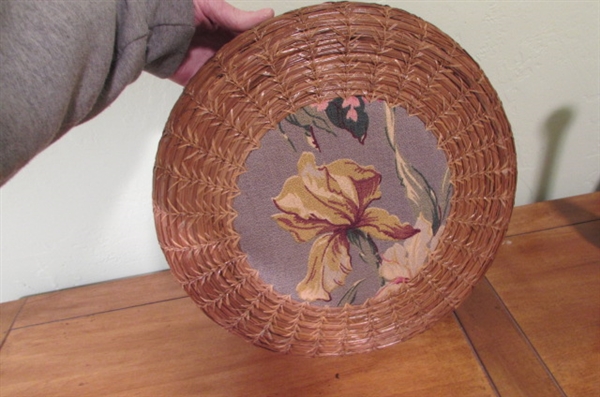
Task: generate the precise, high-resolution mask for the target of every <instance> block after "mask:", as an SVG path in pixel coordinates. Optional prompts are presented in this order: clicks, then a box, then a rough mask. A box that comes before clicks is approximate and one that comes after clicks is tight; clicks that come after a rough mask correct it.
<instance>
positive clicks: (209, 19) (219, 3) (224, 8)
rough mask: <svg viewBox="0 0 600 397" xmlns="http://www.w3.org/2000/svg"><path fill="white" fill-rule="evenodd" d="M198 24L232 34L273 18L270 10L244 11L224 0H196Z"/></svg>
mask: <svg viewBox="0 0 600 397" xmlns="http://www.w3.org/2000/svg"><path fill="white" fill-rule="evenodd" d="M194 7H195V11H196V23H197V24H198V25H205V26H207V27H209V28H212V29H216V28H222V29H225V30H229V31H232V32H243V31H245V30H248V29H251V28H253V27H254V26H256V25H258V24H259V23H261V22H264V21H266V20H267V19H269V18H272V17H273V15H274V12H273V10H272V9H270V8H265V9H262V10H258V11H244V10H240V9H239V8H236V7H234V6H232V5H231V4H229V3H227V2H226V1H223V0H195V1H194Z"/></svg>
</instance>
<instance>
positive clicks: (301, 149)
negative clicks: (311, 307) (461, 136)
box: [234, 97, 451, 305]
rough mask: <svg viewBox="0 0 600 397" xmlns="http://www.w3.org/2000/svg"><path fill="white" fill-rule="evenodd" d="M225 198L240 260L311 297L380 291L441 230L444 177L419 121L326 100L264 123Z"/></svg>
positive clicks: (417, 265) (416, 265) (408, 268)
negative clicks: (236, 193)
mask: <svg viewBox="0 0 600 397" xmlns="http://www.w3.org/2000/svg"><path fill="white" fill-rule="evenodd" d="M262 144H263V146H262V148H261V149H260V150H257V151H256V152H254V153H252V154H251V156H250V157H249V159H248V161H247V167H248V172H247V173H246V174H244V175H242V177H241V178H240V180H239V183H238V186H239V187H240V188H241V190H242V194H241V195H240V197H239V198H237V199H236V202H235V203H234V205H235V207H236V210H237V211H238V213H239V216H238V219H236V224H235V227H236V230H238V231H239V233H240V235H241V246H242V247H241V248H242V250H244V252H246V253H247V254H248V260H249V261H250V264H251V265H252V266H253V267H255V268H257V269H258V270H259V272H260V274H261V277H262V278H263V279H264V280H265V281H266V282H270V283H272V284H273V285H274V287H275V289H276V290H277V291H278V292H280V293H284V294H290V295H292V296H293V297H294V298H295V299H298V300H300V301H308V302H311V303H313V304H319V305H322V304H328V305H344V304H359V303H362V302H364V301H365V300H366V299H368V298H369V297H373V296H375V297H377V298H380V299H381V298H386V297H387V296H389V295H392V294H394V293H396V292H397V291H398V290H401V289H402V288H403V286H404V285H405V284H406V283H408V282H410V280H411V279H412V278H413V277H415V276H416V274H418V272H419V271H420V269H421V268H422V267H423V266H424V265H425V264H426V263H427V261H428V258H429V255H430V253H431V252H432V251H433V250H434V249H435V246H436V244H437V242H438V240H439V237H440V235H441V233H442V231H443V228H444V219H445V216H446V214H447V211H448V203H449V198H450V196H451V185H450V183H449V175H448V168H447V164H446V161H445V157H444V155H443V152H441V151H440V150H438V149H437V147H436V141H435V138H434V137H433V136H432V134H431V133H429V132H427V131H426V130H425V128H424V126H423V124H422V122H420V120H418V119H417V118H415V117H410V116H408V115H407V114H406V112H405V111H404V109H401V108H397V109H392V108H390V107H389V106H388V105H387V104H386V103H385V102H382V101H377V102H374V103H368V102H367V101H366V100H365V99H364V98H362V97H349V98H344V99H342V98H336V99H333V100H331V101H328V102H324V103H319V104H315V105H312V106H307V107H305V108H303V109H301V110H300V111H298V112H297V113H296V114H293V115H290V116H288V117H287V118H286V119H285V120H282V122H281V123H280V124H279V128H278V129H277V130H274V131H270V132H269V133H268V134H267V136H265V138H263V142H262Z"/></svg>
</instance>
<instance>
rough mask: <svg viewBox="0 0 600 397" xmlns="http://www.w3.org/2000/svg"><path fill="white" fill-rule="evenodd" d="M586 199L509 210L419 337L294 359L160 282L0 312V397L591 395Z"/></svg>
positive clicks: (593, 233) (590, 202) (595, 214)
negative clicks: (497, 244) (471, 284)
mask: <svg viewBox="0 0 600 397" xmlns="http://www.w3.org/2000/svg"><path fill="white" fill-rule="evenodd" d="M599 204H600V194H599V193H593V194H589V195H584V196H578V197H573V198H569V199H563V200H557V201H552V202H544V203H537V204H532V205H528V206H523V207H518V208H516V209H515V211H514V214H513V218H512V221H511V226H510V228H509V231H508V233H507V237H506V238H505V240H504V242H503V245H502V247H501V248H500V250H499V252H498V255H497V257H496V260H495V261H494V264H493V266H492V267H491V269H490V270H489V271H488V273H487V276H486V278H484V279H483V280H482V281H481V282H480V283H479V284H478V285H477V287H476V288H475V290H474V292H473V294H472V295H471V296H470V297H469V299H468V300H467V301H466V302H464V304H463V305H462V306H461V307H460V308H459V309H458V310H457V311H456V313H455V314H453V315H450V316H447V317H446V318H444V319H443V320H442V321H440V322H438V323H437V324H436V325H435V326H434V327H433V328H432V329H430V330H429V331H426V332H425V333H423V334H421V335H418V336H416V337H415V338H413V339H411V340H409V341H407V342H404V343H400V344H398V345H395V346H392V347H389V348H386V349H383V350H380V351H376V352H373V353H368V354H361V355H356V356H349V357H331V358H316V359H314V358H313V359H309V358H298V357H295V356H285V355H280V354H277V353H272V352H269V351H266V350H263V349H260V348H257V347H255V346H252V345H250V344H248V343H247V342H244V341H243V340H241V339H240V338H239V337H236V336H234V335H232V334H230V333H228V332H227V331H225V330H224V329H223V328H221V327H219V326H218V325H216V324H215V323H213V322H212V321H211V320H210V319H208V318H207V317H206V316H205V315H204V314H203V313H202V312H201V311H200V310H199V309H198V308H197V307H195V306H194V304H193V303H192V301H191V300H190V299H189V298H188V297H187V296H185V294H184V293H183V292H182V290H181V289H180V288H179V286H178V285H177V283H176V282H175V281H174V280H173V278H172V276H171V275H170V274H169V273H168V272H160V273H155V274H151V275H146V276H141V277H135V278H129V279H123V280H116V281H112V282H107V283H102V284H96V285H91V286H86V287H81V288H75V289H69V290H64V291H58V292H54V293H50V294H42V295H37V296H32V297H26V298H23V299H21V300H18V301H14V302H7V303H4V304H2V305H0V328H1V330H2V340H3V343H2V345H1V350H0V396H200V395H201V396H366V395H373V396H461V397H462V396H478V397H479V396H549V397H550V396H569V397H575V396H582V397H583V396H596V395H600V266H599V265H600V205H599Z"/></svg>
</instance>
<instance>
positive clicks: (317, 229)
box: [273, 152, 418, 301]
mask: <svg viewBox="0 0 600 397" xmlns="http://www.w3.org/2000/svg"><path fill="white" fill-rule="evenodd" d="M380 183H381V175H380V174H379V173H378V172H377V171H375V169H374V168H373V167H372V166H367V167H362V166H360V165H358V164H357V163H355V162H354V161H352V160H348V159H341V160H337V161H334V162H332V163H331V164H328V165H323V166H317V164H316V161H315V156H314V154H312V153H309V152H305V153H303V154H302V155H301V156H300V159H299V160H298V175H295V176H292V177H290V178H288V179H287V181H286V182H285V183H284V185H283V188H282V190H281V193H280V194H279V196H277V197H276V198H274V199H273V201H274V203H275V205H276V206H277V208H278V209H279V210H280V211H282V213H280V214H275V215H273V219H275V221H276V222H277V223H278V224H279V226H280V227H281V228H283V229H284V230H287V231H288V232H290V233H291V234H292V236H293V237H294V239H295V240H296V241H297V242H307V241H310V240H312V239H313V238H316V239H315V241H314V242H313V245H312V248H311V251H310V254H309V260H308V271H307V274H306V277H305V278H304V280H302V281H301V282H300V283H299V284H298V285H297V287H296V291H297V292H298V294H299V296H300V298H302V299H304V300H307V301H314V300H317V299H320V300H325V301H329V300H331V295H330V292H331V291H333V290H334V289H335V288H337V287H339V286H341V285H344V283H345V280H346V276H347V274H348V273H349V272H350V271H351V270H352V263H351V259H350V253H349V249H350V243H349V240H348V236H347V233H348V232H350V231H352V230H357V229H359V230H360V231H362V232H363V233H365V234H367V235H369V236H370V237H373V238H376V239H381V240H388V241H397V240H402V239H405V238H408V237H410V236H412V235H413V234H415V233H417V232H418V230H417V229H414V228H413V227H412V226H410V225H408V224H403V223H401V222H400V220H399V219H398V218H397V217H396V216H394V215H391V214H389V213H388V212H387V211H386V210H384V209H381V208H367V207H368V206H369V205H370V204H371V202H372V201H374V200H377V199H379V198H381V190H380V189H379V184H380Z"/></svg>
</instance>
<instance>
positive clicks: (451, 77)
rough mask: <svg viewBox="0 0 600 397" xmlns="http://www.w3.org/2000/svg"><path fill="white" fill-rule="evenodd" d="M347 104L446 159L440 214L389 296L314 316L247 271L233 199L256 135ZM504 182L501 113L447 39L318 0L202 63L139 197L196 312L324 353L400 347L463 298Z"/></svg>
mask: <svg viewBox="0 0 600 397" xmlns="http://www.w3.org/2000/svg"><path fill="white" fill-rule="evenodd" d="M351 95H362V96H364V97H366V98H367V99H368V100H376V99H379V100H385V101H387V102H388V103H389V104H390V105H391V106H401V107H403V108H405V109H406V110H407V111H408V112H409V114H411V115H415V116H417V117H419V118H420V119H421V120H422V121H423V122H424V123H425V126H426V128H427V129H428V130H429V131H431V132H432V133H433V134H434V135H435V136H436V137H437V139H438V142H439V147H440V148H441V149H442V150H443V151H444V152H445V154H446V157H447V159H448V166H449V168H450V171H451V175H452V178H451V180H452V184H453V189H454V190H453V196H452V199H451V211H450V213H449V216H448V219H447V226H446V228H445V230H444V232H443V234H442V236H441V238H440V242H439V244H438V246H437V248H436V249H435V251H434V252H433V254H432V255H431V256H430V259H429V261H428V262H427V264H426V265H425V266H424V268H423V269H422V271H421V272H420V273H419V274H418V276H417V277H415V278H414V279H413V280H411V282H410V283H407V284H406V285H405V288H404V289H402V290H401V291H399V292H398V294H397V295H395V296H393V297H392V298H390V299H388V300H386V301H377V300H375V299H374V298H371V299H369V300H367V301H366V302H365V303H364V304H362V305H353V306H351V305H346V306H344V307H341V308H337V307H316V306H312V305H309V304H307V303H301V302H298V301H295V300H292V299H291V298H290V297H289V296H283V295H280V294H278V293H277V292H275V291H274V290H273V287H272V286H270V285H267V284H266V283H264V282H263V281H261V279H260V278H259V276H258V274H257V272H256V271H255V270H254V269H252V268H251V267H250V265H249V264H248V262H247V260H246V256H245V254H244V252H242V251H241V250H240V248H239V244H238V243H239V235H238V234H237V232H236V231H235V229H234V228H233V221H234V219H235V217H236V213H235V210H234V209H233V200H234V198H235V197H236V196H237V195H238V194H239V193H240V192H239V189H238V187H237V179H238V177H239V176H240V175H241V174H242V173H243V172H244V170H245V161H246V158H247V156H248V155H249V154H250V152H251V151H253V150H255V149H257V148H259V147H260V142H261V138H262V136H263V135H264V134H265V133H266V132H267V131H269V130H270V129H273V128H275V127H276V125H277V123H278V122H279V121H281V120H282V119H283V118H284V117H285V116H287V115H288V114H291V113H294V112H296V111H297V110H298V109H300V108H302V107H304V106H307V105H309V104H314V103H319V102H322V101H324V100H328V99H332V98H335V97H348V96H351ZM515 184H516V155H515V149H514V142H513V138H512V133H511V129H510V125H509V123H508V120H507V118H506V116H505V114H504V111H503V108H502V104H501V102H500V100H499V98H498V96H497V94H496V92H495V90H494V89H493V87H492V86H491V84H490V82H489V81H488V79H487V78H486V76H485V75H484V73H483V72H482V71H481V69H480V68H479V66H478V65H477V63H476V62H475V61H474V60H473V59H472V58H471V57H470V56H469V55H468V54H467V53H466V52H465V51H464V50H463V49H462V48H461V47H460V46H459V45H458V44H457V43H455V42H454V41H453V40H452V39H451V38H449V37H448V36H447V35H445V34H444V33H442V32H441V31H440V30H438V29H437V28H436V27H434V26H433V25H431V24H429V23H427V22H425V21H423V20H421V19H420V18H418V17H416V16H414V15H411V14H409V13H407V12H404V11H401V10H398V9H393V8H390V7H387V6H380V5H376V4H360V3H327V4H321V5H317V6H311V7H306V8H303V9H299V10H296V11H293V12H290V13H287V14H284V15H281V16H279V17H276V18H274V19H272V20H270V21H268V22H267V23H264V24H262V25H260V26H259V27H257V28H255V29H253V30H251V31H248V32H245V33H244V34H242V35H240V36H238V37H237V38H236V39H234V40H233V41H232V42H230V43H228V44H227V45H226V46H225V47H223V48H222V49H221V51H219V52H218V53H217V55H216V56H215V57H214V58H213V59H211V60H210V61H209V62H208V63H207V64H206V65H205V66H204V67H203V68H202V69H201V71H200V72H199V73H198V74H197V75H196V76H195V77H194V79H193V80H192V81H191V82H190V83H189V84H188V86H187V87H186V89H185V91H184V93H183V94H182V96H181V98H180V99H179V101H178V102H177V104H176V105H175V107H174V109H173V111H172V113H171V116H170V118H169V121H168V123H167V125H166V128H165V132H164V135H163V137H162V139H161V142H160V145H159V149H158V153H157V159H156V165H155V171H154V192H153V201H154V213H155V221H156V228H157V233H158V238H159V242H160V244H161V247H162V249H163V252H164V254H165V256H166V258H167V261H168V263H169V265H170V266H171V269H172V272H173V274H174V275H175V277H176V278H177V280H178V281H179V282H180V283H181V284H182V285H183V287H184V288H185V290H186V291H187V293H188V294H189V295H190V297H191V298H192V299H193V300H194V301H195V302H196V304H198V305H199V306H200V307H201V308H202V310H203V311H204V312H205V313H206V314H207V315H208V316H209V317H210V318H212V319H213V320H214V321H216V322H217V323H218V324H220V325H222V326H223V327H225V328H226V329H228V330H230V331H231V332H234V333H236V334H238V335H241V336H242V337H244V338H245V339H247V340H249V341H251V342H252V343H254V344H256V345H258V346H261V347H264V348H267V349H270V350H274V351H278V352H284V353H293V354H298V355H305V356H323V355H344V354H352V353H361V352H367V351H371V350H374V349H378V348H382V347H385V346H389V345H391V344H394V343H397V342H399V341H403V340H406V339H408V338H410V337H412V336H414V335H415V334H417V333H420V332H422V331H424V330H426V329H428V328H429V327H431V326H432V325H433V324H434V323H435V322H436V321H437V320H439V319H440V318H441V317H443V316H445V315H446V314H448V313H449V312H450V311H452V310H453V309H455V308H456V307H457V306H458V305H459V304H460V303H461V302H462V301H464V299H466V297H467V296H468V294H469V293H470V292H471V290H472V288H473V286H474V284H475V283H476V282H477V281H478V280H479V279H480V278H481V277H482V276H483V275H484V273H485V271H486V270H487V268H488V266H489V265H490V264H491V261H492V259H493V257H494V254H495V252H496V250H497V249H498V247H499V245H500V243H501V241H502V239H503V237H504V233H505V231H506V229H507V226H508V221H509V219H510V215H511V212H512V208H513V204H514V192H515Z"/></svg>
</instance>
